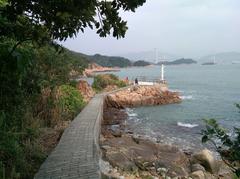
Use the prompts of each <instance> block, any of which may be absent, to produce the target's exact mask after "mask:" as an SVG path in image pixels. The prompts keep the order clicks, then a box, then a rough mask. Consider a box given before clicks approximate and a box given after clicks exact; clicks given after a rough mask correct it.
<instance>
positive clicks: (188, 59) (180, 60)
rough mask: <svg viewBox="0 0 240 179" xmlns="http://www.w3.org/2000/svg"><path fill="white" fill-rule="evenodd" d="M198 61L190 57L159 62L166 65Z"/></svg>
mask: <svg viewBox="0 0 240 179" xmlns="http://www.w3.org/2000/svg"><path fill="white" fill-rule="evenodd" d="M196 63H197V61H195V60H193V59H190V58H180V59H178V60H174V61H164V62H159V63H158V64H159V65H161V64H164V65H182V64H196Z"/></svg>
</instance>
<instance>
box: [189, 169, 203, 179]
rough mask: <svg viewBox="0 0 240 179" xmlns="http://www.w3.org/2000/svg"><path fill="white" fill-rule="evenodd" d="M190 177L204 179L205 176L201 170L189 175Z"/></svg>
mask: <svg viewBox="0 0 240 179" xmlns="http://www.w3.org/2000/svg"><path fill="white" fill-rule="evenodd" d="M190 177H191V178H192V179H205V175H204V173H203V171H201V170H199V171H195V172H193V173H191V175H190Z"/></svg>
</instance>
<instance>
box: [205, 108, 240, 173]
mask: <svg viewBox="0 0 240 179" xmlns="http://www.w3.org/2000/svg"><path fill="white" fill-rule="evenodd" d="M236 106H237V107H238V108H239V109H240V106H239V104H236ZM205 123H206V129H204V130H202V135H203V137H202V142H203V143H205V142H210V143H211V144H212V145H213V146H214V147H215V150H216V151H217V152H218V153H219V154H220V156H221V158H222V160H223V161H224V162H225V163H226V164H227V165H228V166H229V167H230V168H231V170H232V171H233V172H234V173H235V174H236V176H237V177H240V128H234V130H233V134H232V135H230V134H229V133H228V131H227V130H226V129H224V128H223V127H221V126H220V125H219V124H218V123H217V122H216V120H215V119H208V120H205Z"/></svg>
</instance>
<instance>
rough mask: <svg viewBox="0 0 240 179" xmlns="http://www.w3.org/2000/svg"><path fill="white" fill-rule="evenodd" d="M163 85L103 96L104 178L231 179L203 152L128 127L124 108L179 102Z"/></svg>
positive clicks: (136, 88)
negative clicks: (157, 140) (141, 133)
mask: <svg viewBox="0 0 240 179" xmlns="http://www.w3.org/2000/svg"><path fill="white" fill-rule="evenodd" d="M179 102H181V98H180V97H179V94H178V93H175V92H170V91H168V89H167V87H166V86H158V85H154V86H133V87H130V88H129V89H125V90H123V91H119V92H116V93H113V94H109V95H107V96H106V99H105V103H104V110H103V121H102V129H101V137H100V147H101V149H102V158H103V160H104V162H106V163H108V164H109V165H108V166H109V167H105V168H104V169H103V167H102V173H103V176H104V177H106V178H126V179H128V178H129V179H132V178H139V179H140V178H189V177H191V178H193V179H195V178H196V179H204V178H210V179H211V178H212V179H215V178H231V173H230V172H229V169H228V168H227V167H226V166H225V165H224V164H223V162H220V161H217V160H215V159H214V157H213V155H212V153H211V152H210V151H209V150H207V149H204V150H203V151H200V152H198V153H188V152H184V151H182V150H180V149H179V148H178V147H176V146H171V145H165V144H163V143H158V142H154V141H152V140H150V139H146V138H144V137H143V136H137V135H136V134H134V133H133V132H132V131H131V130H130V129H129V128H128V127H127V126H126V120H127V118H128V115H127V113H126V111H125V108H126V107H136V106H141V105H162V104H170V103H179Z"/></svg>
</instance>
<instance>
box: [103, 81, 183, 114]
mask: <svg viewBox="0 0 240 179" xmlns="http://www.w3.org/2000/svg"><path fill="white" fill-rule="evenodd" d="M180 102H181V98H180V97H179V93H177V92H171V91H168V88H167V86H166V85H152V86H140V85H136V86H131V87H129V88H127V89H124V90H121V91H119V92H116V93H113V94H109V95H107V96H106V99H105V103H106V106H107V107H113V108H117V109H122V108H126V107H137V106H150V105H151V106H152V105H162V104H171V103H180Z"/></svg>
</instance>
